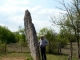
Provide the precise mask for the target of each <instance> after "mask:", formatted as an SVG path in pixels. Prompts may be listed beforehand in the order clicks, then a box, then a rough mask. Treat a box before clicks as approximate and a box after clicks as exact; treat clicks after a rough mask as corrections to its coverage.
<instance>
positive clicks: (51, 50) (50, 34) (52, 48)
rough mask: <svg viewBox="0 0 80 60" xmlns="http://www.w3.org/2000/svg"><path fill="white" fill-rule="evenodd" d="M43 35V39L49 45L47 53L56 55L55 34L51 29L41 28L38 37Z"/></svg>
mask: <svg viewBox="0 0 80 60" xmlns="http://www.w3.org/2000/svg"><path fill="white" fill-rule="evenodd" d="M40 35H44V36H45V38H46V39H47V40H48V41H49V45H48V46H47V52H49V53H56V52H57V40H56V33H55V32H54V31H53V30H52V29H48V28H43V29H41V30H40V32H39V34H38V36H39V37H40Z"/></svg>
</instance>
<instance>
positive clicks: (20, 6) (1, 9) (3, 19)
mask: <svg viewBox="0 0 80 60" xmlns="http://www.w3.org/2000/svg"><path fill="white" fill-rule="evenodd" d="M58 1H62V0H0V25H1V26H6V27H8V28H9V29H10V30H11V31H13V32H14V31H17V30H18V29H19V26H22V27H24V14H25V11H26V10H27V9H28V10H29V11H30V13H31V17H32V22H33V24H34V26H35V29H36V31H37V32H39V30H40V29H42V28H44V27H47V28H50V27H51V28H53V30H55V32H59V27H58V26H56V25H52V22H51V21H52V20H51V17H53V15H55V16H59V14H60V13H65V11H62V10H60V9H58V8H56V7H60V8H63V6H62V5H61V4H60V3H59V2H58ZM65 2H70V0H65Z"/></svg>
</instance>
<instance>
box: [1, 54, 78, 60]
mask: <svg viewBox="0 0 80 60" xmlns="http://www.w3.org/2000/svg"><path fill="white" fill-rule="evenodd" d="M67 58H68V57H67V55H61V56H60V55H53V54H47V60H68V59H67ZM0 60H33V59H32V58H31V56H30V53H0ZM73 60H78V59H77V58H73Z"/></svg>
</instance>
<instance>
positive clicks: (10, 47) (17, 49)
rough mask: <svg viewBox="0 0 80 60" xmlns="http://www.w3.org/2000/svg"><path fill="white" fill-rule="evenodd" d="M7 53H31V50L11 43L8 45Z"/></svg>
mask: <svg viewBox="0 0 80 60" xmlns="http://www.w3.org/2000/svg"><path fill="white" fill-rule="evenodd" d="M2 50H4V49H2ZM2 50H0V52H2ZM6 52H29V48H28V47H27V46H21V45H19V44H18V43H11V44H8V45H6Z"/></svg>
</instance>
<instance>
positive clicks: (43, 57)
mask: <svg viewBox="0 0 80 60" xmlns="http://www.w3.org/2000/svg"><path fill="white" fill-rule="evenodd" d="M41 57H42V60H47V59H46V47H41Z"/></svg>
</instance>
